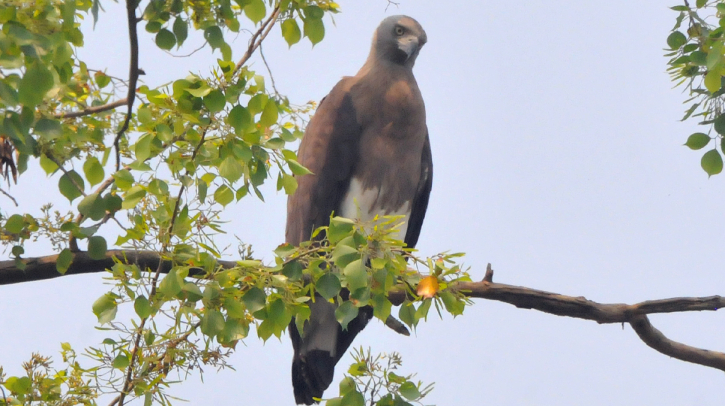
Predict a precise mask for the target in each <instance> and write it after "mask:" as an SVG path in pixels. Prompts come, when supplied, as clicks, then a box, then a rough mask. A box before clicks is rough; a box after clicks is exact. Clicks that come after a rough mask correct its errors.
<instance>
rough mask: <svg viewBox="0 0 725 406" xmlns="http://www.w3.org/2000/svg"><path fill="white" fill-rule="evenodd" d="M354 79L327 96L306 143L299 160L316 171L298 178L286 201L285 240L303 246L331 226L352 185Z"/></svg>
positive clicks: (355, 130) (357, 133) (355, 152)
mask: <svg viewBox="0 0 725 406" xmlns="http://www.w3.org/2000/svg"><path fill="white" fill-rule="evenodd" d="M353 82H354V78H344V79H343V80H341V81H340V82H338V84H337V85H336V86H335V87H334V88H333V89H332V91H331V92H330V94H328V95H327V97H325V98H324V99H323V100H322V102H321V103H320V106H319V107H318V109H317V112H316V113H315V115H314V116H313V117H312V119H311V120H310V123H309V124H308V126H307V130H306V131H305V136H304V137H303V138H302V143H301V144H300V149H299V153H298V161H299V163H300V164H302V165H303V166H305V167H306V168H307V169H309V170H310V171H312V174H311V175H302V176H297V183H298V187H297V191H296V192H295V193H294V194H293V195H292V196H290V198H289V200H288V201H287V231H286V241H287V242H288V243H290V244H293V245H299V244H300V243H301V242H302V241H307V240H309V239H310V236H311V235H312V231H313V230H314V229H315V228H317V227H320V226H325V225H327V224H328V222H329V219H330V214H331V213H332V212H333V211H334V210H336V209H337V208H338V206H339V204H340V201H341V200H342V198H343V196H344V194H345V192H346V191H347V188H348V186H349V183H350V176H351V173H352V170H353V169H354V167H355V164H356V162H357V157H358V150H359V148H358V142H359V139H360V132H361V128H360V125H359V124H358V122H357V115H356V112H355V108H354V107H353V103H352V98H351V96H350V88H351V87H352V85H353Z"/></svg>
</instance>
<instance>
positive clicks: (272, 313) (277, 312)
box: [267, 299, 292, 336]
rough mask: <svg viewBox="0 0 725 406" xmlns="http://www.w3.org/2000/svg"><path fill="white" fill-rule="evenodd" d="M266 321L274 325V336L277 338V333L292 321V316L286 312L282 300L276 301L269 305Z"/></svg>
mask: <svg viewBox="0 0 725 406" xmlns="http://www.w3.org/2000/svg"><path fill="white" fill-rule="evenodd" d="M267 320H270V321H271V322H272V323H273V324H274V328H275V335H277V336H279V334H277V332H282V331H284V329H285V327H287V325H288V324H289V322H290V321H291V320H292V315H291V314H290V312H288V311H287V309H286V307H285V305H284V301H282V299H277V300H275V301H274V302H272V303H270V305H269V310H268V311H267Z"/></svg>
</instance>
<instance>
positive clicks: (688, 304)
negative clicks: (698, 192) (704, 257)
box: [0, 250, 725, 371]
mask: <svg viewBox="0 0 725 406" xmlns="http://www.w3.org/2000/svg"><path fill="white" fill-rule="evenodd" d="M73 255H74V256H73V262H72V263H71V265H70V267H69V268H68V271H67V272H66V273H65V275H80V274H87V273H97V272H103V271H105V270H106V269H108V268H112V267H113V265H114V264H115V263H116V262H120V263H124V264H136V265H138V266H139V268H141V269H142V270H145V269H147V268H148V269H154V270H155V269H157V267H159V261H160V260H161V257H160V256H159V254H158V253H157V252H154V251H123V250H113V251H108V252H106V257H105V258H103V259H92V258H91V257H90V256H89V255H88V253H86V252H76V253H74V254H73ZM57 259H58V256H57V255H51V256H46V257H37V258H28V259H23V262H24V263H25V269H24V270H21V269H20V268H18V267H17V266H16V263H15V261H12V260H11V261H0V285H9V284H13V283H20V282H32V281H38V280H44V279H51V278H57V277H59V276H64V275H61V274H60V273H59V272H58V271H57V269H56V265H55V263H56V260H57ZM217 264H218V265H219V266H221V267H222V268H225V269H229V268H233V267H235V266H236V265H237V264H236V262H234V261H218V262H217ZM171 265H172V263H171V261H167V260H164V261H163V262H162V263H161V267H160V268H159V269H161V271H160V272H161V273H168V272H169V270H170V269H171ZM189 274H190V275H199V274H203V271H202V270H201V269H199V268H192V269H191V270H190V272H189ZM449 289H450V290H452V291H454V292H460V293H462V294H463V295H465V296H467V297H471V298H478V299H487V300H496V301H499V302H504V303H508V304H511V305H514V306H516V307H518V308H523V309H533V310H538V311H540V312H544V313H549V314H554V315H557V316H567V317H573V318H577V319H584V320H592V321H596V322H597V323H600V324H608V323H629V324H630V325H631V326H632V328H633V329H634V331H635V332H636V333H637V335H638V336H639V338H640V339H641V340H642V341H643V342H644V343H645V344H647V345H648V346H649V347H651V348H653V349H655V350H657V351H659V352H661V353H662V354H665V355H667V356H670V357H673V358H677V359H679V360H682V361H686V362H692V363H695V364H699V365H703V366H708V367H711V368H716V369H719V370H721V371H725V353H722V352H717V351H709V350H704V349H700V348H695V347H691V346H688V345H686V344H682V343H679V342H676V341H672V340H670V339H669V338H667V337H665V335H664V334H662V332H660V331H659V330H657V329H656V328H655V327H654V326H652V324H651V323H650V321H649V319H648V318H647V315H648V314H655V313H680V312H691V311H703V310H709V311H716V310H719V309H721V308H723V307H725V298H723V297H721V296H708V297H678V298H670V299H659V300H648V301H644V302H640V303H636V304H631V305H630V304H624V303H609V304H608V303H597V302H594V301H592V300H589V299H587V298H585V297H583V296H578V297H575V296H566V295H560V294H558V293H552V292H546V291H543V290H537V289H531V288H526V287H521V286H513V285H506V284H502V283H494V282H493V270H492V269H491V264H488V267H487V270H486V276H485V277H484V279H483V280H482V281H480V282H462V283H456V284H453V285H451V286H450V287H449ZM406 295H407V293H406V291H405V290H404V289H400V290H393V291H391V292H390V293H389V299H390V301H391V302H393V303H394V304H400V303H402V302H403V301H404V300H405V299H406ZM391 328H392V327H391Z"/></svg>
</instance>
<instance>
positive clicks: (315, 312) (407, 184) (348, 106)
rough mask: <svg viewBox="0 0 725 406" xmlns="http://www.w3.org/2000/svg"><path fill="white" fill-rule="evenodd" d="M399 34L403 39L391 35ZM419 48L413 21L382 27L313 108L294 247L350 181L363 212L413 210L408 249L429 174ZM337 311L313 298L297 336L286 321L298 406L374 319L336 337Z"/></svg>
mask: <svg viewBox="0 0 725 406" xmlns="http://www.w3.org/2000/svg"><path fill="white" fill-rule="evenodd" d="M399 26H402V27H404V28H405V30H406V33H408V34H406V35H407V37H395V36H393V32H395V30H394V28H396V27H399ZM403 40H405V42H403ZM425 41H426V36H425V31H423V29H422V28H421V27H420V25H419V24H418V23H417V22H416V21H415V20H413V19H411V18H409V17H405V16H394V17H389V18H387V19H385V20H384V21H383V23H382V24H381V25H380V27H378V30H377V31H376V35H375V38H374V39H373V46H372V49H371V52H370V56H369V57H368V60H367V62H366V63H365V65H363V67H362V69H360V71H359V72H358V73H357V75H355V76H353V77H345V78H343V79H342V80H341V81H340V82H339V83H338V84H337V85H336V86H335V87H334V88H333V89H332V91H331V92H330V94H328V95H327V96H326V97H325V98H324V99H323V101H322V102H321V103H320V106H319V107H318V109H317V112H316V113H315V115H314V117H313V118H312V119H311V120H310V123H309V125H308V127H307V130H306V131H305V136H304V137H303V139H302V143H301V145H300V150H299V153H298V161H299V162H300V163H301V164H302V165H304V166H305V167H307V168H308V169H309V170H310V171H312V173H313V174H311V175H303V176H298V177H297V182H298V188H297V191H296V192H295V194H294V195H293V196H291V197H290V198H289V200H288V203H287V229H286V240H287V242H288V243H290V244H294V245H299V244H300V243H301V242H303V241H306V240H308V239H310V237H311V235H312V232H313V230H314V229H315V228H317V227H321V226H325V225H328V223H329V219H330V215H331V214H332V213H333V212H335V213H338V214H340V212H341V204H342V202H343V199H345V198H346V194H347V193H348V191H349V190H350V185H351V181H352V180H353V179H355V180H356V181H357V182H359V184H361V185H362V189H363V191H365V190H373V191H374V192H375V191H377V192H376V193H377V195H373V196H376V197H375V199H374V200H375V201H374V202H373V203H372V207H371V208H370V210H374V213H376V214H389V213H393V212H396V211H398V210H399V209H401V208H403V207H407V208H409V209H410V215H409V218H408V227H407V230H405V231H406V232H405V235H404V240H405V242H406V243H407V244H408V246H410V247H414V246H415V244H416V242H417V241H418V237H419V235H420V229H421V226H422V224H423V219H424V217H425V210H426V208H427V205H428V194H429V193H430V190H431V185H432V175H433V167H432V161H431V153H430V143H429V141H428V131H427V128H426V124H425V123H426V117H425V105H424V103H423V98H422V96H421V94H420V90H419V89H418V84H417V83H416V81H415V77H414V76H413V73H412V67H413V63H414V62H415V58H416V57H417V55H418V51H419V49H420V46H422V44H424V43H425ZM353 197H354V196H353ZM349 200H350V199H349V198H348V201H349ZM406 210H407V209H406ZM322 237H323V236H318V238H322ZM346 293H347V292H343V296H345V294H346ZM343 300H346V297H343ZM334 309H335V305H334V304H332V303H328V302H326V301H325V300H324V299H323V298H322V297H316V298H315V302H314V303H310V312H311V316H310V320H309V321H307V322H305V326H304V328H303V334H302V335H300V334H299V331H298V330H297V327H296V325H295V322H294V320H293V321H292V323H290V327H289V330H290V337H291V339H292V345H293V348H294V357H293V360H292V384H293V387H294V395H295V400H296V402H297V403H298V404H300V403H303V404H307V405H310V404H312V403H314V398H320V397H321V396H322V394H323V392H324V391H325V389H327V387H328V386H329V385H330V384H331V382H332V379H333V375H334V367H335V365H336V364H337V362H338V361H339V360H340V358H341V357H342V356H343V355H344V354H345V352H346V351H347V349H348V348H349V346H350V345H351V344H352V342H353V340H354V338H355V336H357V334H358V333H359V332H360V331H362V330H363V328H364V327H365V326H366V325H367V323H368V321H369V320H370V318H372V314H373V312H372V308H371V307H369V306H366V307H362V308H360V309H359V314H358V316H357V317H356V318H355V319H354V320H352V321H351V322H350V323H349V324H348V326H347V329H346V330H343V329H342V327H341V326H340V324H339V323H338V322H337V320H336V319H335V317H334Z"/></svg>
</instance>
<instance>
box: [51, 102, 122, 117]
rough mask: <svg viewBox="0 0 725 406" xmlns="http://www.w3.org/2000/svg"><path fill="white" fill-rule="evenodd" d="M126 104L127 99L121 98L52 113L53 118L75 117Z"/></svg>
mask: <svg viewBox="0 0 725 406" xmlns="http://www.w3.org/2000/svg"><path fill="white" fill-rule="evenodd" d="M127 104H128V99H121V100H117V101H115V102H113V103H108V104H104V105H103V106H93V107H88V108H86V109H83V110H81V111H73V112H66V113H58V114H54V115H53V117H55V118H76V117H82V116H88V115H91V114H96V113H101V112H104V111H108V110H113V109H115V108H116V107H121V106H123V105H127Z"/></svg>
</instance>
